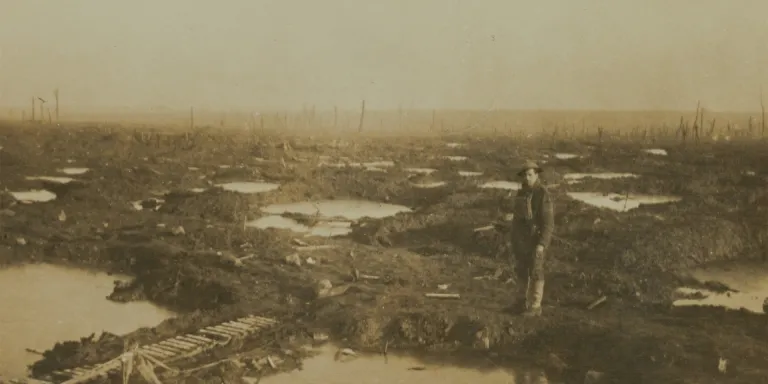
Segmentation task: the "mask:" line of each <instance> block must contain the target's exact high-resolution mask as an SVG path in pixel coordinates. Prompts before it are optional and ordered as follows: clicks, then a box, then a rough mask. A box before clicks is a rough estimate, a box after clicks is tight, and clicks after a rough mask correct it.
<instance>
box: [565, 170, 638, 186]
mask: <svg viewBox="0 0 768 384" xmlns="http://www.w3.org/2000/svg"><path fill="white" fill-rule="evenodd" d="M637 177H639V176H638V175H635V174H634V173H615V172H600V173H566V174H565V175H563V178H564V179H565V180H566V181H567V182H568V183H569V184H572V183H577V182H579V181H581V180H583V179H590V178H591V179H602V180H610V179H623V178H637Z"/></svg>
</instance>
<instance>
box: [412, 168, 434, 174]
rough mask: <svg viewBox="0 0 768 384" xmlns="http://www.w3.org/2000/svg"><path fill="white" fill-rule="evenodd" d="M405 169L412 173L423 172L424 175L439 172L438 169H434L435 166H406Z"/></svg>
mask: <svg viewBox="0 0 768 384" xmlns="http://www.w3.org/2000/svg"><path fill="white" fill-rule="evenodd" d="M405 171H406V172H410V173H420V174H423V175H429V174H432V173H435V172H437V169H434V168H406V169H405Z"/></svg>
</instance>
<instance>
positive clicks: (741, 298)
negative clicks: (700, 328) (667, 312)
mask: <svg viewBox="0 0 768 384" xmlns="http://www.w3.org/2000/svg"><path fill="white" fill-rule="evenodd" d="M690 274H691V276H692V277H694V278H695V279H696V280H698V281H700V282H702V283H704V282H719V283H722V284H725V285H726V286H728V287H729V288H731V289H734V290H736V291H738V292H727V293H718V292H713V291H709V290H702V289H691V288H685V287H683V288H680V289H679V290H678V293H680V294H682V295H685V296H691V297H690V298H685V299H680V300H676V301H675V302H674V303H673V305H675V306H716V307H724V308H728V309H734V310H739V309H742V308H743V309H745V310H747V311H750V312H755V313H765V306H764V303H765V300H766V298H768V265H765V264H762V263H744V264H734V265H728V266H716V267H702V268H697V269H694V270H693V271H691V272H690Z"/></svg>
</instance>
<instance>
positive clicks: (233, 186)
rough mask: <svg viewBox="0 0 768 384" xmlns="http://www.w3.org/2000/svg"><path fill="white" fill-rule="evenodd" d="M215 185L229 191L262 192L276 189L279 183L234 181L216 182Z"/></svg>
mask: <svg viewBox="0 0 768 384" xmlns="http://www.w3.org/2000/svg"><path fill="white" fill-rule="evenodd" d="M217 186H218V187H220V188H221V189H223V190H225V191H230V192H238V193H263V192H270V191H274V190H276V189H278V188H279V187H280V184H274V183H265V182H248V181H236V182H232V183H225V184H217Z"/></svg>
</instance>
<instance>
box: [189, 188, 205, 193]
mask: <svg viewBox="0 0 768 384" xmlns="http://www.w3.org/2000/svg"><path fill="white" fill-rule="evenodd" d="M189 191H190V192H194V193H202V192H205V188H190V189H189Z"/></svg>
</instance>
